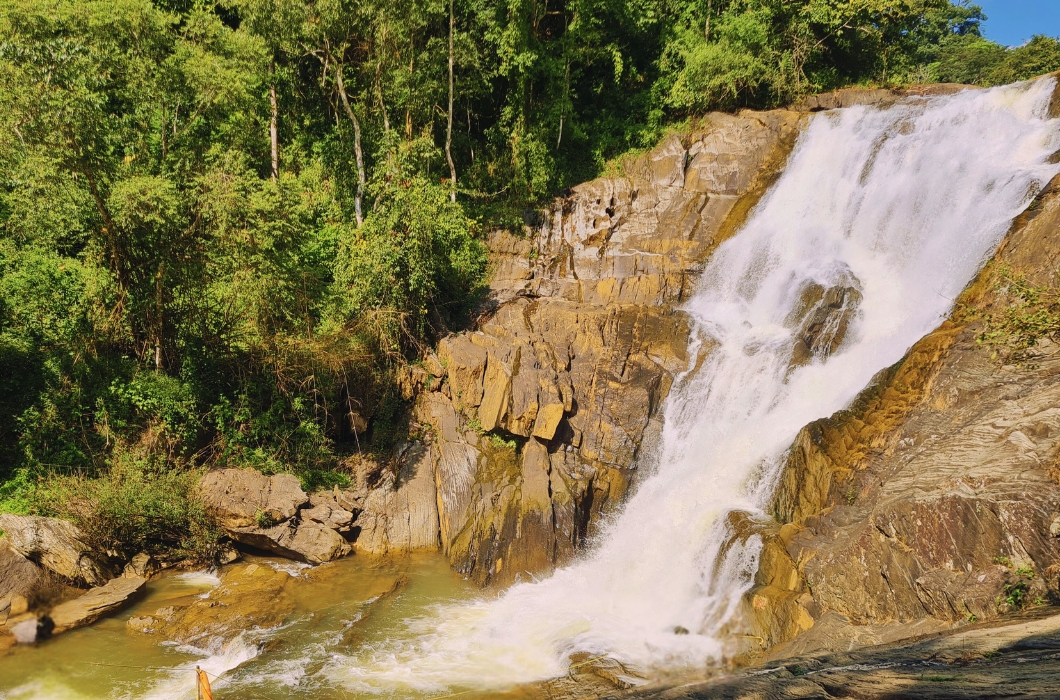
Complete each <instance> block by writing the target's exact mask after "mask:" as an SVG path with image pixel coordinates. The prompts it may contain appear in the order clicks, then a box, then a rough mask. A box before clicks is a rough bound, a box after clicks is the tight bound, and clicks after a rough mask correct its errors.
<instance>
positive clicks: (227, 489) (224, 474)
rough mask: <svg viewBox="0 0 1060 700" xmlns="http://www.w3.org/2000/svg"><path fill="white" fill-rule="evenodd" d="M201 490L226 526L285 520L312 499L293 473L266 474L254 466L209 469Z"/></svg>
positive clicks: (215, 516) (208, 509) (274, 522)
mask: <svg viewBox="0 0 1060 700" xmlns="http://www.w3.org/2000/svg"><path fill="white" fill-rule="evenodd" d="M199 494H200V497H201V498H202V500H203V503H204V504H205V505H206V510H207V512H208V513H209V514H210V515H211V516H213V517H214V518H216V519H217V521H218V523H219V524H220V525H221V527H223V528H225V529H226V530H227V529H231V528H249V527H254V526H262V527H266V526H269V525H275V524H277V523H282V522H285V521H287V520H290V519H291V518H292V517H294V515H295V513H297V512H298V509H299V508H301V507H302V506H304V505H305V504H306V503H308V502H309V497H308V496H306V494H305V492H304V491H302V487H301V485H300V484H299V483H298V478H297V477H295V476H294V475H292V474H275V475H273V476H265V475H264V474H262V473H261V472H259V471H256V470H254V469H218V470H215V471H212V472H209V473H207V474H206V475H205V476H203V478H202V480H200V481H199Z"/></svg>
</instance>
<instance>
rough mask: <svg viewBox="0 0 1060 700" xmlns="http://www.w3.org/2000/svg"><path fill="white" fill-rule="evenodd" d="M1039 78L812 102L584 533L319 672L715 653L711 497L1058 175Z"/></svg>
mask: <svg viewBox="0 0 1060 700" xmlns="http://www.w3.org/2000/svg"><path fill="white" fill-rule="evenodd" d="M1054 84H1055V81H1054V80H1053V79H1043V80H1039V81H1036V82H1032V83H1025V84H1019V85H1013V86H1007V87H1003V88H995V89H991V90H968V91H965V92H961V93H958V94H955V95H950V96H942V97H932V98H920V99H909V100H907V101H904V102H902V103H900V104H897V105H893V106H890V107H885V108H875V107H851V108H847V109H842V110H835V111H831V112H823V113H820V114H817V115H814V116H813V117H812V118H811V119H810V122H809V124H808V125H807V127H806V128H805V129H804V131H803V133H802V134H801V136H800V138H799V139H798V142H797V144H796V146H795V149H794V151H793V152H792V154H791V156H790V159H789V162H788V166H787V168H786V170H785V171H784V173H783V175H782V176H781V178H780V179H779V181H778V182H777V183H776V184H775V185H774V186H773V188H772V189H771V190H770V192H768V193H767V195H766V196H765V197H764V198H763V200H762V201H761V202H760V203H759V205H758V206H757V207H756V209H755V210H754V211H753V212H752V215H751V217H750V218H749V220H748V221H747V223H746V225H745V226H744V228H743V229H742V230H741V231H740V232H739V233H738V234H737V235H735V236H734V237H732V238H731V239H729V240H728V241H726V242H725V243H724V244H722V245H721V246H719V248H718V249H717V251H716V252H715V253H714V255H713V257H712V258H711V259H710V261H709V262H708V264H707V267H706V269H705V271H704V273H703V276H702V280H701V282H700V284H699V288H698V291H697V293H696V294H695V296H694V298H692V299H691V300H690V301H689V302H688V304H687V305H686V307H685V308H686V311H687V312H688V313H689V314H690V315H691V316H692V318H693V319H694V326H695V330H694V333H693V337H692V339H691V340H690V342H691V343H693V352H692V355H693V356H695V355H696V352H695V351H697V350H702V352H703V353H705V357H706V359H705V361H704V362H703V363H702V364H701V366H700V367H699V369H698V370H695V371H693V370H691V369H690V370H689V372H687V373H686V375H685V376H683V377H680V378H679V379H678V381H677V382H676V383H675V385H674V389H673V390H672V392H671V394H670V396H669V397H668V399H667V401H666V403H665V406H664V409H663V410H664V418H665V422H664V429H663V434H662V438H661V441H660V445H659V447H658V452H657V454H656V455H654V457H653V459H652V464H653V467H652V469H651V473H650V474H648V475H646V476H645V477H644V478H643V479H642V482H641V484H640V486H639V488H638V489H637V491H636V492H635V493H634V494H633V495H632V497H631V498H630V499H629V501H628V503H627V504H626V506H625V507H624V508H623V510H622V511H621V513H620V514H618V515H617V516H616V517H615V518H614V519H613V520H612V521H611V522H610V523H609V524H608V525H607V527H606V529H605V531H604V533H603V535H602V536H601V537H600V539H599V542H598V544H597V546H596V547H595V548H594V549H593V550H592V551H591V552H590V553H589V555H588V556H587V557H586V558H584V559H583V560H582V561H580V562H578V563H576V564H574V565H572V566H570V567H568V568H565V569H562V570H560V571H558V572H556V573H555V574H554V575H553V576H551V577H550V578H548V579H546V580H543V581H537V582H531V583H524V584H519V585H516V586H514V587H512V588H510V589H509V590H507V591H506V592H504V593H503V594H502V595H500V596H499V597H497V598H495V599H492V600H483V601H479V602H476V603H471V604H464V605H456V606H448V607H445V608H442V609H439V610H437V611H436V612H435V614H433V615H431V616H430V617H428V618H423V619H419V620H413V621H410V622H409V625H410V629H409V630H408V632H409V634H408V636H407V637H406V640H407V641H404V642H394V643H393V644H392V645H390V646H388V647H387V648H380V649H374V650H368V651H367V652H365V654H364V655H362V656H360V657H358V658H356V659H351V658H338V659H336V660H334V661H333V662H332V663H331V665H330V666H329V667H328V669H327V670H326V672H327V674H328V675H329V676H330V677H331V678H332V679H333V680H335V681H337V682H340V683H342V684H344V685H346V686H347V687H351V688H354V689H361V690H371V689H382V688H389V689H393V688H394V687H395V685H398V686H400V687H409V688H417V689H420V690H427V689H437V688H445V687H500V686H504V685H508V684H511V683H516V682H522V681H532V680H537V679H542V678H547V677H550V676H555V675H558V674H562V673H565V672H566V668H567V665H568V663H569V660H568V659H569V655H570V654H571V653H572V652H575V651H580V652H589V653H592V654H609V655H611V656H612V657H614V658H616V659H619V660H621V661H624V662H630V663H633V664H635V665H637V666H640V667H645V668H673V667H697V666H699V667H702V665H703V664H706V663H710V662H711V661H712V660H714V659H717V658H718V657H719V656H720V655H721V654H722V653H723V649H724V646H725V642H726V640H725V638H724V633H723V628H724V625H725V623H726V622H728V621H729V620H730V619H731V618H732V615H733V612H734V611H735V609H736V607H737V605H738V602H739V601H740V598H741V596H742V595H743V594H744V593H745V592H746V591H747V590H748V588H749V587H750V585H751V580H752V577H753V575H754V572H755V570H756V568H757V559H758V554H759V550H760V544H761V543H760V540H758V539H757V538H756V537H750V538H748V539H747V540H746V541H745V542H743V543H742V545H740V546H734V547H731V548H729V550H728V551H727V553H725V554H724V555H723V554H722V550H723V549H724V545H725V543H726V541H727V533H726V524H725V523H726V518H725V516H726V514H728V513H730V512H732V511H744V512H746V513H748V514H750V515H751V516H752V517H757V518H764V517H765V509H766V508H767V506H768V502H769V499H770V497H771V492H772V489H773V486H774V484H775V481H776V477H777V473H776V472H777V469H778V465H780V464H782V462H783V456H784V453H785V450H787V448H788V447H789V446H790V445H791V442H792V440H793V438H794V437H795V435H796V434H797V432H798V431H799V429H800V428H802V427H803V426H804V425H806V424H807V423H809V422H811V421H813V420H815V419H818V418H821V417H824V416H828V415H830V414H832V413H834V412H835V411H837V410H839V409H842V408H843V407H844V406H846V405H848V404H849V402H850V401H851V400H852V399H853V398H854V397H855V396H856V394H857V393H858V392H859V391H860V390H862V389H863V388H864V387H865V386H866V385H867V384H868V383H869V382H870V380H871V378H872V376H873V375H874V374H875V373H876V372H878V371H879V370H880V369H882V368H884V367H887V366H889V365H891V364H893V363H895V362H896V361H898V360H899V359H901V357H902V356H903V355H904V353H905V352H906V351H907V350H908V349H909V347H910V346H911V345H913V344H914V343H915V342H916V341H917V340H919V339H920V338H921V337H923V336H924V335H925V334H927V333H929V332H930V331H932V330H933V329H935V328H936V327H937V326H938V325H939V323H940V322H941V321H942V320H943V319H944V318H945V317H946V316H947V315H948V314H949V312H950V310H951V308H952V306H953V303H954V299H955V298H956V297H957V296H958V294H960V292H961V290H962V289H963V288H964V287H965V286H966V285H967V284H968V282H969V281H970V280H971V279H972V278H973V276H974V275H975V274H976V272H977V271H978V270H979V268H980V267H981V265H982V264H983V263H984V261H985V260H986V259H987V258H988V257H989V256H990V255H991V254H992V253H993V251H994V250H995V248H996V246H997V245H998V243H999V242H1000V240H1001V238H1002V237H1003V236H1004V234H1005V232H1006V230H1007V228H1008V227H1009V225H1010V223H1011V221H1012V219H1013V218H1014V217H1015V216H1016V215H1017V214H1018V213H1019V212H1021V211H1022V210H1023V209H1024V208H1025V207H1026V206H1027V205H1028V204H1029V203H1030V201H1031V200H1032V199H1033V198H1034V196H1035V195H1036V194H1037V193H1038V192H1039V191H1040V188H1041V187H1042V186H1043V185H1044V184H1045V183H1046V182H1048V181H1049V179H1050V178H1051V177H1052V176H1053V175H1055V174H1056V173H1057V172H1060V167H1058V166H1057V165H1052V164H1049V160H1050V156H1052V155H1053V153H1054V152H1055V151H1057V149H1058V148H1060V138H1058V129H1057V124H1056V122H1054V121H1051V120H1048V119H1047V116H1046V113H1047V109H1048V105H1049V101H1050V98H1051V95H1052V90H1053V87H1054ZM678 627H681V628H684V629H685V630H688V631H689V634H675V633H674V630H675V629H676V628H678ZM682 631H683V630H682Z"/></svg>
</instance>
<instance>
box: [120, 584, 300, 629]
mask: <svg viewBox="0 0 1060 700" xmlns="http://www.w3.org/2000/svg"><path fill="white" fill-rule="evenodd" d="M292 581H294V579H293V578H292V577H291V576H290V575H288V574H286V573H284V572H282V571H277V570H276V569H274V568H272V567H271V566H266V565H261V564H239V565H235V566H233V567H231V568H230V569H228V570H227V571H225V572H224V573H222V574H221V583H220V585H218V586H217V587H216V588H214V589H213V590H212V591H210V592H209V594H208V595H206V596H205V597H201V598H196V599H195V600H194V601H193V602H191V603H189V604H187V605H167V606H164V607H161V608H158V609H157V610H155V611H154V612H153V613H151V614H150V615H143V616H139V617H133V618H130V619H129V621H128V622H127V623H126V624H127V626H128V627H129V629H131V630H134V631H136V632H141V633H144V634H151V635H154V636H156V637H158V638H159V640H166V641H173V642H177V643H179V644H191V645H194V646H197V647H199V648H202V649H210V650H219V649H220V648H221V647H222V646H223V645H224V644H225V643H227V642H229V641H231V640H232V639H235V638H236V637H238V636H239V635H240V634H241V633H243V632H244V631H245V630H252V629H255V628H259V629H268V628H272V627H276V626H278V625H281V624H283V622H284V621H285V620H286V619H287V616H288V615H290V614H291V612H293V611H294V607H295V603H294V598H292V596H291V594H290V592H289V591H288V586H290V585H291V583H292Z"/></svg>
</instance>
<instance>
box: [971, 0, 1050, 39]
mask: <svg viewBox="0 0 1060 700" xmlns="http://www.w3.org/2000/svg"><path fill="white" fill-rule="evenodd" d="M974 4H976V5H979V6H981V7H982V8H983V14H985V15H986V16H987V20H986V22H985V23H984V24H983V34H985V35H986V37H987V38H988V39H991V40H993V41H996V42H998V43H999V44H1005V45H1007V46H1019V45H1020V44H1022V43H1024V42H1025V41H1027V40H1028V39H1030V38H1031V36H1033V35H1034V34H1047V35H1049V36H1060V0H974Z"/></svg>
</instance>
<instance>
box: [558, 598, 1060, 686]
mask: <svg viewBox="0 0 1060 700" xmlns="http://www.w3.org/2000/svg"><path fill="white" fill-rule="evenodd" d="M1050 613H1051V614H1050ZM1058 678H1060V615H1058V614H1057V611H1056V609H1055V608H1054V609H1051V610H1047V611H1042V612H1040V613H1039V614H1037V615H1034V616H1030V617H1022V618H1015V619H1009V620H1005V621H1003V622H1001V623H998V622H994V623H991V624H979V625H974V626H971V627H969V628H966V629H962V630H960V631H957V632H949V633H945V634H933V635H929V636H927V637H925V638H923V639H918V640H915V641H911V642H908V641H907V642H903V643H892V644H885V645H882V646H875V647H869V648H864V649H859V650H857V651H851V652H842V651H841V652H838V653H837V652H831V653H822V654H819V655H813V656H786V657H783V658H779V659H772V660H770V661H769V662H768V663H767V664H765V666H764V667H763V668H756V669H750V670H748V671H744V672H742V673H737V674H731V675H726V676H721V677H718V678H714V679H711V680H708V681H702V682H699V683H683V684H681V685H680V686H677V687H665V686H660V685H655V686H652V687H650V688H646V689H643V690H639V691H636V692H631V693H627V694H622V695H618V694H615V693H613V692H612V693H611V694H610V697H623V698H659V699H660V700H661V699H666V700H693V699H699V698H704V699H705V698H711V699H712V700H713V699H717V698H722V699H725V698H731V699H733V700H735V699H737V698H741V699H745V698H746V699H750V698H755V699H756V700H781V699H787V698H820V699H821V700H826V699H831V698H864V699H865V700H874V699H878V700H905V699H914V698H915V699H916V700H943V699H946V700H951V699H953V700H955V699H961V698H968V699H969V700H971V699H972V698H1055V697H1057V692H1058V691H1057V679H1058ZM548 697H555V696H554V695H551V694H550V695H549V696H548ZM568 697H586V695H584V694H583V695H580V696H579V695H571V696H568Z"/></svg>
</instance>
